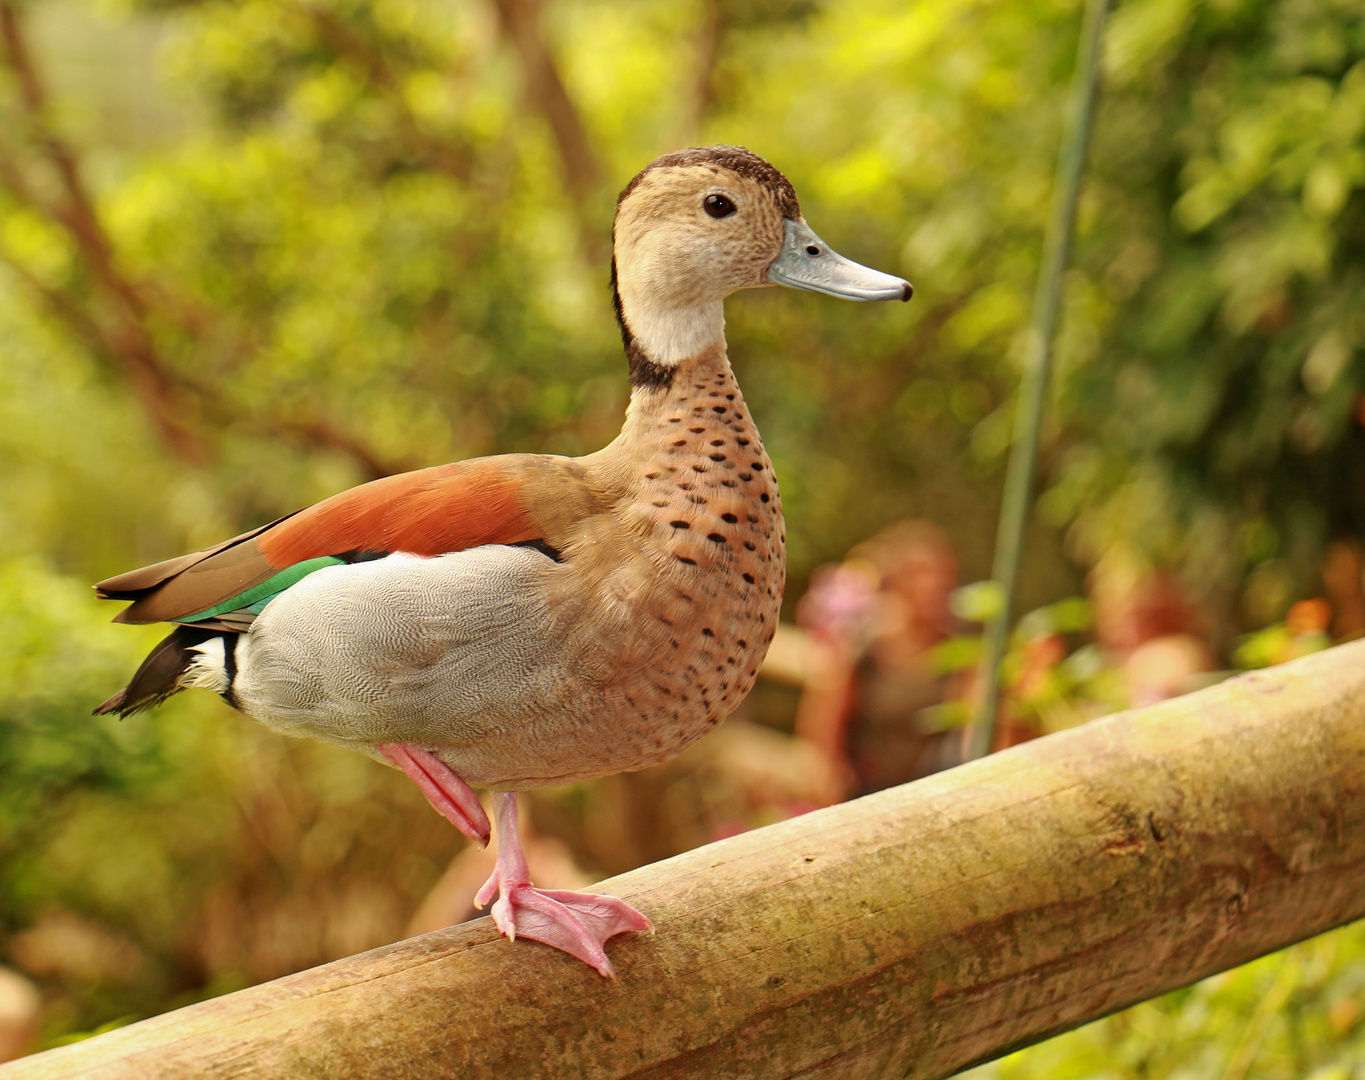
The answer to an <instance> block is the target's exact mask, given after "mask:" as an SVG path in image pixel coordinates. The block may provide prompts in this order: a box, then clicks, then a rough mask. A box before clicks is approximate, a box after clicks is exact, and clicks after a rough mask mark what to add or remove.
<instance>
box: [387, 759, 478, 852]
mask: <svg viewBox="0 0 1365 1080" xmlns="http://www.w3.org/2000/svg"><path fill="white" fill-rule="evenodd" d="M378 749H379V752H380V753H381V754H383V755H384V756H385V757H386V758H388V759H389V760H390V761H391V762H393V763H394V764H395V765H397V766H398V767H399V768H400V769H402V770H403V771H404V772H405V773H407V775H408V779H409V780H411V781H412V782H413V783H414V784H416V785H417V786H418V787H419V788H421V789H422V794H423V795H425V796H426V797H427V802H429V803H431V805H432V806H434V807H435V808H436V812H437V813H439V814H440V815H441V816H442V817H444V818H445V819H446V820H447V821H449V822H450V823H451V824H452V825H454V826H455V828H457V829H459V830H460V832H462V833H464V834H465V836H467V837H469V839H471V840H473V841H474V843H476V844H478V845H479V847H487V846H488V836H489V832H490V829H491V827H490V826H489V824H488V815H487V814H485V813H484V812H483V807H482V806H480V805H479V797H478V796H477V795H475V794H474V789H473V788H471V787H470V786H469V785H468V784H466V783H465V782H464V781H463V780H461V779H460V778H459V777H458V776H457V775H455V770H453V769H452V768H451V767H450V766H449V765H447V764H446V763H445V762H444V761H442V760H441V759H440V758H438V757H437V756H436V755H435V754H433V753H432V752H431V751H430V750H423V749H422V748H421V747H419V746H413V745H412V744H411V743H380V744H379V748H378Z"/></svg>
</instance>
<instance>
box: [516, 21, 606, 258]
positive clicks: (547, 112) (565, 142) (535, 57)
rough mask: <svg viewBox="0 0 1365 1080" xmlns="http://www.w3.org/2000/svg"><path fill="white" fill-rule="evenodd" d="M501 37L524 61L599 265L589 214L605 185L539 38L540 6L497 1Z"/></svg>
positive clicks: (534, 103)
mask: <svg viewBox="0 0 1365 1080" xmlns="http://www.w3.org/2000/svg"><path fill="white" fill-rule="evenodd" d="M493 6H494V7H495V8H496V9H497V12H498V22H499V24H500V26H501V27H502V32H503V36H504V37H505V38H506V39H507V40H508V41H509V42H510V43H511V45H512V48H513V49H514V50H515V51H516V54H517V57H518V59H519V60H520V61H521V69H522V73H523V75H524V77H525V80H526V98H527V101H528V102H529V103H530V106H531V108H532V109H534V110H535V111H536V112H537V113H539V114H540V116H541V118H542V119H543V120H544V121H545V123H546V124H547V125H549V128H550V134H551V135H552V136H553V138H554V143H555V149H556V150H557V151H558V152H559V161H560V166H561V167H562V169H563V173H564V186H565V189H566V190H567V191H568V193H569V197H570V199H571V200H572V201H573V203H574V207H575V209H576V210H577V212H578V215H579V233H580V239H581V242H582V245H583V253H584V255H585V257H587V258H588V259H589V260H592V261H594V262H597V261H601V260H602V259H603V258H604V256H605V252H604V251H603V250H602V248H603V245H602V242H601V240H600V238H599V236H598V231H597V225H596V223H595V222H593V221H591V220H589V218H588V216H587V208H588V206H589V203H590V200H591V198H592V196H593V195H594V194H595V193H596V192H597V190H598V188H599V187H600V185H601V183H602V166H601V163H600V162H599V161H598V159H597V153H596V152H595V151H594V150H593V148H592V142H591V140H590V139H589V138H588V129H587V127H586V125H585V124H584V123H583V118H582V116H581V115H580V114H579V111H578V107H577V106H576V105H575V104H574V102H573V99H572V98H571V97H569V91H568V89H567V88H566V87H565V85H564V80H563V79H562V78H561V77H560V74H559V67H558V65H556V63H555V59H554V55H553V54H552V53H551V52H550V48H549V46H548V45H547V44H546V43H545V38H544V36H543V35H542V34H541V32H540V4H539V0H493Z"/></svg>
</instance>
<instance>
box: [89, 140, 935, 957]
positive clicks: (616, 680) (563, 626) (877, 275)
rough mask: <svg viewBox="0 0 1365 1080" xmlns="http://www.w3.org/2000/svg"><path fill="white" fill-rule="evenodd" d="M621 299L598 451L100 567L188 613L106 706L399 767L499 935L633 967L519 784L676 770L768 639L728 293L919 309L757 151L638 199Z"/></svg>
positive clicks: (372, 492) (764, 507)
mask: <svg viewBox="0 0 1365 1080" xmlns="http://www.w3.org/2000/svg"><path fill="white" fill-rule="evenodd" d="M612 249H613V250H612V266H611V290H612V300H613V304H614V307H615V312H616V317H617V321H618V323H619V326H620V330H621V338H622V341H623V344H624V347H625V353H626V357H627V360H628V364H629V378H630V387H631V392H630V402H629V405H628V407H627V411H626V416H625V421H624V424H623V426H622V429H621V433H620V435H619V436H617V437H616V438H615V439H614V440H613V441H612V442H611V443H610V444H608V445H607V446H605V447H604V448H602V449H600V450H598V451H596V452H594V453H589V454H587V455H585V456H583V457H564V456H557V455H552V454H534V453H518V454H504V455H499V456H493V457H482V458H475V459H471V460H465V461H458V462H454V463H450V464H443V465H435V466H432V467H428V468H423V469H418V470H416V471H413V472H407V473H402V474H399V475H392V476H387V477H384V478H381V479H378V480H374V481H371V482H369V483H365V484H361V485H359V486H358V487H353V488H351V489H349V490H347V491H342V492H340V493H339V494H336V495H333V496H331V497H330V498H327V499H324V500H323V501H322V502H319V503H317V504H315V505H313V506H309V507H307V508H305V509H302V510H299V511H297V512H295V513H292V514H289V515H287V516H285V517H282V518H279V519H278V520H276V521H273V522H270V523H268V524H265V525H261V526H259V527H257V528H254V529H251V530H249V531H248V532H244V533H242V534H241V535H240V536H235V537H232V538H231V539H229V540H225V541H223V542H222V543H219V544H216V545H214V546H213V547H209V548H206V549H204V550H202V551H197V552H193V553H191V554H187V555H182V556H179V557H176V558H172V559H168V560H166V561H164V562H159V563H156V564H154V565H152V566H147V567H143V568H141V569H138V570H133V571H130V572H128V573H124V574H120V575H118V576H116V577H111V578H108V579H106V580H104V581H101V582H99V583H98V584H97V585H96V586H95V589H96V593H97V595H98V596H99V597H100V598H102V599H108V600H125V601H131V603H130V604H129V605H128V606H127V607H126V608H124V609H123V610H122V611H121V612H120V613H119V614H118V615H117V616H116V617H115V619H114V621H115V622H118V623H131V624H146V623H171V624H173V629H172V630H171V631H170V633H169V634H168V636H167V637H166V638H165V639H164V640H162V641H161V642H160V643H159V644H158V645H157V646H156V647H155V648H154V649H153V650H152V652H151V653H150V654H149V655H148V656H147V658H146V659H145V660H144V661H143V663H142V665H141V666H140V667H139V668H138V669H137V671H136V672H135V673H134V674H133V676H132V678H131V679H130V680H129V682H128V685H127V686H126V687H124V689H122V690H120V691H119V692H118V693H117V694H115V695H113V696H112V697H111V698H109V700H107V701H105V702H104V703H103V704H101V705H100V706H99V707H98V708H96V709H95V710H94V711H95V713H96V714H97V715H103V714H110V713H113V714H117V715H118V716H120V717H127V716H130V715H133V714H135V713H138V712H140V711H142V710H145V709H150V708H152V707H154V706H157V705H159V704H161V703H162V702H163V701H165V700H166V699H167V698H169V697H170V696H171V695H173V694H176V693H179V692H180V691H182V690H185V689H194V688H197V689H203V690H207V691H211V692H213V693H216V694H218V695H220V696H221V697H222V698H223V699H224V700H225V701H226V702H227V703H228V704H229V705H231V706H232V707H233V708H235V709H237V710H239V711H241V712H243V713H245V714H246V715H247V716H249V717H251V718H252V719H254V720H257V721H259V722H261V723H263V724H265V725H267V726H269V727H271V728H273V729H275V730H277V731H279V732H281V733H283V734H285V735H292V736H307V737H311V738H315V739H320V740H323V741H325V742H331V743H336V744H338V745H341V746H345V747H348V748H350V749H353V750H356V751H359V752H361V753H363V754H367V755H369V756H370V757H373V758H375V759H377V760H379V761H382V762H386V763H388V764H390V765H392V766H394V767H396V768H398V769H400V770H401V771H402V772H403V773H405V774H406V775H407V776H408V777H409V778H410V779H411V780H412V781H413V782H414V783H415V784H416V785H417V787H418V788H419V789H420V790H421V792H422V794H423V795H425V796H426V798H427V800H428V802H430V804H431V805H432V807H433V808H434V809H435V810H436V811H437V812H438V813H440V814H442V815H443V816H444V817H445V818H447V819H448V820H449V821H450V822H451V824H453V825H454V826H455V828H457V829H458V830H459V831H460V832H462V833H463V834H464V835H465V836H467V837H469V838H470V839H471V840H472V841H474V842H475V843H477V844H480V845H486V844H488V843H489V841H490V839H491V834H492V824H491V822H490V820H489V816H488V813H487V812H486V811H485V809H484V807H483V805H482V804H481V802H480V800H479V796H478V795H477V793H476V792H475V790H474V789H475V788H484V789H487V790H488V791H489V792H491V806H492V809H493V817H494V819H495V820H496V822H497V837H498V849H497V862H496V868H495V870H494V871H493V873H492V875H491V876H490V877H489V879H488V881H487V883H486V884H485V885H484V886H483V888H482V889H481V890H480V891H479V893H478V896H477V897H476V902H477V904H478V906H479V907H480V908H483V907H485V906H487V905H488V904H489V902H490V901H493V898H494V896H496V897H497V900H496V902H494V903H493V906H492V909H491V914H492V917H493V920H494V923H495V925H496V926H497V928H498V930H499V931H500V932H501V933H502V934H504V935H505V936H506V937H507V938H509V939H512V940H515V939H516V938H518V937H521V938H527V939H531V940H534V941H538V942H541V943H543V944H545V945H549V946H551V947H553V948H556V949H559V950H561V951H563V952H565V953H568V954H569V955H571V956H573V957H576V958H577V959H579V960H581V961H583V962H584V963H586V964H588V965H589V966H590V967H592V968H593V969H595V970H596V971H597V972H599V973H600V974H601V975H603V976H606V977H608V978H615V972H614V969H613V967H612V964H611V962H610V960H609V959H608V957H607V955H606V951H605V946H606V943H607V941H608V940H609V939H610V938H612V937H614V936H616V935H617V934H622V933H628V932H633V931H643V930H650V929H652V927H651V924H650V921H649V919H648V918H647V917H646V916H645V915H644V914H642V913H641V912H639V911H637V910H636V909H635V908H633V907H631V906H630V905H629V904H627V903H626V902H625V901H623V900H621V899H619V898H617V897H612V896H606V895H602V894H597V893H587V892H569V891H564V890H544V889H537V888H535V886H534V885H533V884H532V883H531V881H530V875H529V873H528V870H527V863H526V857H525V854H524V852H523V850H522V845H521V841H520V836H519V831H518V819H517V798H518V793H519V792H521V791H525V790H528V789H532V788H537V787H543V786H548V785H556V784H566V783H571V782H574V781H582V780H590V779H593V778H597V777H601V776H605V775H609V774H613V773H617V772H624V771H631V770H638V769H642V768H645V767H647V766H650V765H654V764H656V763H658V762H660V761H663V760H665V759H667V758H669V757H671V756H673V755H674V754H677V753H678V752H679V751H681V750H682V749H684V748H685V747H686V746H688V745H689V744H690V743H692V742H693V741H694V740H696V739H698V738H700V737H701V736H702V735H704V734H705V733H706V732H707V731H709V730H710V729H711V728H713V727H715V725H717V724H718V723H720V722H721V720H723V719H724V718H725V717H726V716H727V715H728V714H729V713H730V712H732V711H733V710H734V708H735V707H736V706H737V705H738V704H739V703H740V702H741V701H742V700H743V699H744V697H745V695H746V694H748V692H749V690H750V688H751V687H752V686H753V684H754V680H755V678H756V677H757V675H758V671H759V667H760V666H761V664H762V661H763V657H764V655H765V653H766V651H767V648H768V645H769V643H770V642H771V641H772V639H773V635H774V633H775V632H776V629H777V623H778V609H779V606H780V604H781V599H782V590H783V584H784V579H785V573H786V569H785V568H786V559H785V544H786V535H785V526H784V523H783V517H782V502H781V499H780V497H779V494H778V486H777V480H776V477H775V476H774V474H773V465H772V461H771V460H770V459H769V457H768V454H767V453H766V451H765V450H764V448H763V441H762V439H761V438H760V437H759V433H758V429H757V427H755V425H754V420H753V417H752V415H751V413H750V411H749V408H748V406H747V405H746V403H745V401H744V396H743V394H742V393H741V392H740V388H739V385H738V383H737V382H736V381H735V375H734V372H733V370H732V369H731V366H730V361H729V359H728V355H727V349H726V342H725V317H724V301H725V299H726V297H728V296H729V295H731V294H732V293H735V292H737V291H739V290H741V289H748V288H761V287H764V286H770V285H784V286H788V287H791V288H794V289H799V290H805V291H809V292H816V293H822V294H825V295H827V296H834V297H840V298H845V299H851V300H860V301H871V300H909V299H910V296H911V294H912V291H913V289H912V286H911V285H910V283H909V282H908V281H905V280H904V279H902V278H899V277H895V276H893V275H890V274H885V273H882V272H880V271H877V270H873V269H870V268H868V267H865V266H861V265H859V264H858V263H855V262H853V261H851V260H849V259H846V258H844V257H843V256H841V255H838V254H837V253H835V252H834V251H833V250H832V249H831V248H830V247H829V246H828V245H827V244H826V243H825V242H824V241H823V240H822V239H820V237H819V236H817V235H816V234H815V233H814V232H813V231H812V230H811V228H810V226H809V225H807V223H806V221H805V219H804V218H803V217H802V214H801V208H800V204H799V203H798V201H797V197H796V193H795V191H794V190H793V188H792V185H791V183H790V182H789V181H788V180H787V178H786V177H785V176H783V175H782V173H781V172H779V171H778V170H777V169H776V168H775V167H774V166H773V165H771V164H769V163H768V162H767V161H765V160H764V159H763V158H761V157H759V156H758V155H756V154H754V153H752V152H750V151H749V150H747V149H744V148H743V147H739V146H728V145H720V146H710V147H692V148H688V149H684V150H679V151H676V152H673V153H669V154H665V155H664V156H662V157H660V158H658V159H656V160H655V161H653V162H651V163H650V164H649V165H648V166H646V167H645V168H644V169H643V170H642V171H641V172H640V173H639V174H638V175H636V176H635V177H634V178H633V179H632V180H631V181H630V182H629V183H628V184H627V185H626V186H625V188H624V190H623V191H622V192H621V194H620V197H619V199H618V200H617V205H616V215H615V220H614V224H613V228H612Z"/></svg>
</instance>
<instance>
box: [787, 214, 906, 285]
mask: <svg viewBox="0 0 1365 1080" xmlns="http://www.w3.org/2000/svg"><path fill="white" fill-rule="evenodd" d="M768 280H769V281H770V282H772V283H773V284H774V285H786V286H788V287H790V288H793V289H804V290H806V291H807V292H817V293H824V294H825V295H826V296H838V297H842V298H843V299H845V300H901V301H905V300H909V299H910V297H912V296H913V295H914V294H915V287H914V286H913V285H911V284H910V282H908V281H906V280H905V279H904V278H898V277H895V276H893V275H891V274H883V273H882V272H881V271H880V270H873V269H872V268H871V267H867V266H861V265H859V264H858V263H855V262H854V261H853V260H851V259H845V258H844V257H843V256H842V255H840V254H838V253H837V252H835V251H834V250H832V249H831V248H830V246H829V245H828V244H826V243H825V242H824V241H823V240H821V239H820V238H819V237H818V236H816V235H815V233H814V232H812V231H811V228H810V226H809V225H807V224H806V223H805V222H802V221H793V220H792V219H791V218H787V219H786V220H785V221H784V222H783V237H782V252H781V254H779V255H778V256H777V258H776V259H774V260H773V264H772V265H771V266H769V267H768Z"/></svg>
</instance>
